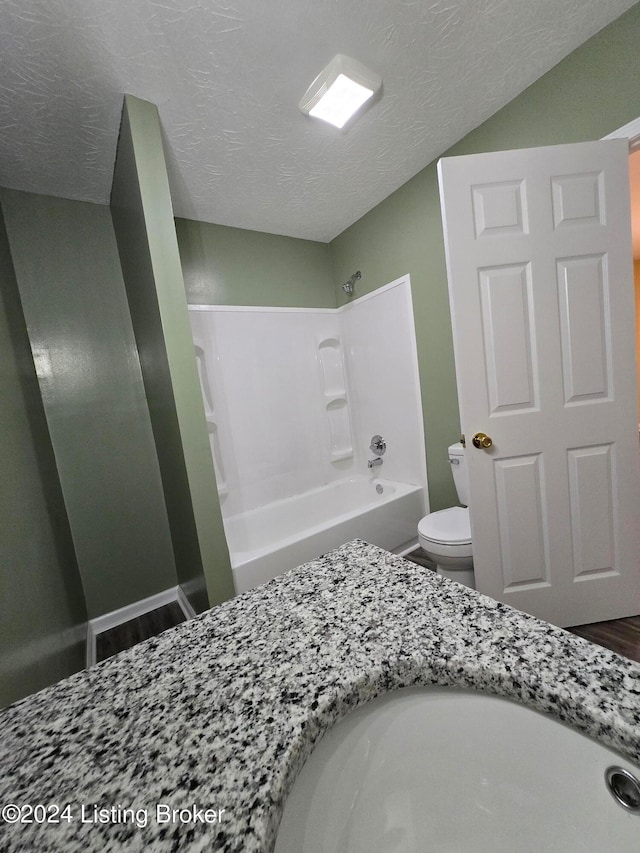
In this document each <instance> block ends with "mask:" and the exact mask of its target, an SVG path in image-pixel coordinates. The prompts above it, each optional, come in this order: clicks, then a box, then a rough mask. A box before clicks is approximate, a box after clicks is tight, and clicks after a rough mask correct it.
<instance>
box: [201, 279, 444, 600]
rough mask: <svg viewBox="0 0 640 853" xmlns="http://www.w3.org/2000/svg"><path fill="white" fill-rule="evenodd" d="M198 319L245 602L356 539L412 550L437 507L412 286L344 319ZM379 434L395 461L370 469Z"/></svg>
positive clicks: (399, 286)
mask: <svg viewBox="0 0 640 853" xmlns="http://www.w3.org/2000/svg"><path fill="white" fill-rule="evenodd" d="M190 318H191V325H192V331H193V337H194V346H195V352H196V361H197V364H198V370H199V375H200V382H201V387H202V395H203V400H204V408H205V416H206V419H207V424H208V430H209V439H210V444H211V452H212V457H213V462H214V466H215V469H216V480H217V484H218V490H219V495H220V504H221V508H222V515H223V521H224V527H225V533H226V537H227V543H228V546H229V554H230V558H231V565H232V570H233V577H234V584H235V588H236V592H238V593H241V592H245V591H246V590H248V589H251V588H253V587H255V586H257V585H258V584H261V583H265V582H266V581H268V580H271V579H272V578H274V577H276V576H277V575H279V574H282V573H283V572H285V571H287V570H289V569H292V568H294V567H296V566H298V565H300V564H301V563H305V562H307V561H309V560H313V559H315V558H317V557H319V556H320V555H321V554H323V553H325V552H327V551H329V550H331V549H332V548H336V547H338V546H340V545H342V544H343V543H344V542H347V541H350V540H352V539H354V538H361V539H364V540H366V541H368V542H371V543H372V544H375V545H379V546H380V547H383V548H385V549H386V550H389V551H393V552H395V553H403V552H404V551H406V550H409V549H410V548H411V547H413V546H415V545H416V544H417V524H418V522H419V520H420V519H421V518H422V517H423V516H424V515H425V512H427V511H428V497H427V487H426V460H425V454H424V429H423V422H422V402H421V398H420V390H419V379H418V366H417V356H416V342H415V327H414V320H413V308H412V302H411V287H410V281H409V277H408V276H405V277H403V278H401V279H398V280H397V281H395V282H391V283H390V284H389V285H386V286H385V287H382V288H380V289H378V290H376V291H374V292H373V293H371V294H368V295H366V296H363V297H361V298H359V299H355V300H354V301H352V302H350V303H349V304H348V305H346V306H343V307H342V308H339V309H293V308H284V309H274V308H260V307H245V306H206V305H192V306H190ZM376 433H377V434H378V435H377V436H376V435H375V434H376ZM372 435H373V436H374V438H375V437H378V438H380V435H384V439H385V441H386V445H387V452H386V454H385V455H384V459H383V460H382V459H381V457H379V459H378V460H376V461H375V462H374V466H373V467H368V462H370V461H371V456H372V451H371V449H370V442H371V441H372V438H371V437H372ZM374 455H377V454H375V453H374ZM381 463H382V464H381Z"/></svg>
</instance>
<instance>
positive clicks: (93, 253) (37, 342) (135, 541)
mask: <svg viewBox="0 0 640 853" xmlns="http://www.w3.org/2000/svg"><path fill="white" fill-rule="evenodd" d="M0 197H1V199H2V204H3V207H4V210H5V217H6V222H7V231H8V234H9V241H10V245H11V251H12V255H13V259H14V265H15V270H16V276H17V280H18V286H19V290H20V296H21V300H22V305H23V309H24V314H25V319H26V324H27V329H28V332H29V337H30V340H31V345H32V348H33V350H34V352H36V353H38V354H39V358H40V364H41V366H42V370H41V374H40V388H41V394H42V399H43V402H44V408H45V412H46V417H47V421H48V424H49V431H50V434H51V440H52V442H53V448H54V452H55V457H56V461H57V465H58V471H59V476H60V482H61V485H62V491H63V494H64V499H65V503H66V507H67V513H68V516H69V523H70V525H71V531H72V534H73V540H74V544H75V551H76V555H77V559H78V566H79V569H80V573H81V576H82V583H83V586H84V592H85V597H86V601H87V609H88V611H89V617H90V618H93V617H95V616H99V615H101V614H103V613H108V612H110V611H112V610H116V609H118V608H119V607H123V606H125V605H126V604H130V603H131V602H133V601H138V600H139V599H142V598H146V597H147V596H149V595H153V594H154V593H157V592H161V591H162V590H164V589H167V588H169V587H174V586H175V585H176V583H177V580H176V573H175V566H174V561H173V550H172V547H171V538H170V534H169V526H168V522H167V514H166V509H165V506H164V499H163V494H162V486H161V481H160V472H159V468H158V461H157V457H156V453H155V446H154V442H153V435H152V432H151V423H150V419H149V410H148V407H147V402H146V399H145V394H144V385H143V382H142V374H141V371H140V364H139V361H138V354H137V350H136V344H135V339H134V336H133V329H132V326H131V319H130V317H129V310H128V305H127V298H126V294H125V290H124V282H123V280H122V273H121V271H120V266H119V260H118V251H117V247H116V243H115V236H114V233H113V227H112V224H111V216H110V213H109V208H108V207H105V206H102V205H96V204H88V203H86V202H77V201H69V200H66V199H60V198H50V197H46V196H39V195H33V194H30V193H21V192H16V191H13V190H3V191H2V193H1V196H0Z"/></svg>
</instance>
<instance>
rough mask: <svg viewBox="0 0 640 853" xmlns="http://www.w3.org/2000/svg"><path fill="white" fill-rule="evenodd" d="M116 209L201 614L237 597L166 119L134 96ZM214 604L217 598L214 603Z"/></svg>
mask: <svg viewBox="0 0 640 853" xmlns="http://www.w3.org/2000/svg"><path fill="white" fill-rule="evenodd" d="M111 211H112V217H113V223H114V227H115V231H116V237H117V241H118V249H119V253H120V260H121V264H122V271H123V274H124V280H125V283H126V286H127V294H128V299H129V307H130V311H131V317H132V320H133V326H134V330H135V335H136V340H137V343H138V350H139V354H140V362H141V365H142V372H143V376H144V383H145V388H146V392H147V400H148V403H149V410H150V413H151V421H152V426H153V433H154V437H155V443H156V448H157V452H158V459H159V462H160V470H161V474H162V482H163V487H164V495H165V501H166V505H167V512H168V516H169V524H170V528H171V535H172V540H173V548H174V553H175V558H176V569H177V573H178V580H179V583H180V585H181V586H182V588H183V589H184V591H185V593H186V595H187V596H188V598H189V600H190V602H191V604H192V606H193V607H194V609H196V610H198V611H200V610H203V609H205V608H206V607H207V606H208V605H209V604H211V605H214V604H218V603H219V602H221V601H224V600H225V599H227V598H230V597H231V596H232V595H233V592H234V590H233V581H232V575H231V565H230V561H229V552H228V549H227V543H226V539H225V536H224V528H223V526H222V515H221V512H220V504H219V502H218V495H217V488H216V482H215V474H214V471H213V463H212V460H211V451H210V448H209V439H208V434H207V429H206V423H205V417H204V407H203V402H202V397H201V395H200V384H199V380H198V375H197V368H196V363H195V358H194V355H193V341H192V338H191V327H190V325H189V317H188V311H187V301H186V295H185V290H184V280H183V277H182V269H181V266H180V255H179V251H178V243H177V238H176V230H175V225H174V221H173V211H172V207H171V197H170V194H169V183H168V178H167V172H166V164H165V159H164V152H163V149H162V137H161V130H160V122H159V118H158V112H157V110H156V108H155V106H153V105H152V104H149V103H147V102H145V101H141V100H139V99H138V98H133V97H131V96H126V98H125V104H124V109H123V115H122V125H121V128H120V139H119V142H118V151H117V155H116V164H115V170H114V179H113V189H112V196H111ZM207 599H208V600H207Z"/></svg>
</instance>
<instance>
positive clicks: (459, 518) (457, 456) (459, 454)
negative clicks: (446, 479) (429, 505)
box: [418, 443, 475, 589]
mask: <svg viewBox="0 0 640 853" xmlns="http://www.w3.org/2000/svg"><path fill="white" fill-rule="evenodd" d="M449 462H450V463H451V469H452V471H453V480H454V483H455V486H456V491H457V493H458V498H459V499H460V501H461V503H463V504H466V503H467V502H468V500H469V479H468V476H467V468H466V460H465V458H464V448H463V446H462V444H460V443H457V444H452V445H451V447H450V448H449ZM418 541H419V543H420V547H421V548H422V549H423V550H424V551H425V553H426V554H427V557H428V558H429V559H430V560H432V561H433V562H434V563H435V564H436V571H437V573H438V574H439V575H442V576H443V577H445V578H449V579H450V580H454V581H458V583H462V584H464V585H465V586H468V587H471V589H475V578H474V573H473V550H472V543H471V519H470V516H469V508H468V506H452V507H449V508H448V509H441V510H438V511H437V512H431V513H429V515H425V517H424V518H422V519H421V520H420V523H419V524H418Z"/></svg>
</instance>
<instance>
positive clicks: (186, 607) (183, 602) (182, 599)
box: [176, 585, 196, 619]
mask: <svg viewBox="0 0 640 853" xmlns="http://www.w3.org/2000/svg"><path fill="white" fill-rule="evenodd" d="M176 590H177V599H178V604H179V605H180V607H181V608H182V612H183V613H184V615H185V616H186V617H187V619H193V618H194V617H195V616H196V611H195V610H194V609H193V607H192V606H191V605H190V604H189V599H188V598H187V596H186V595H185V594H184V590H183V589H182V587H181V586H179V585H178V586H177V587H176Z"/></svg>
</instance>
